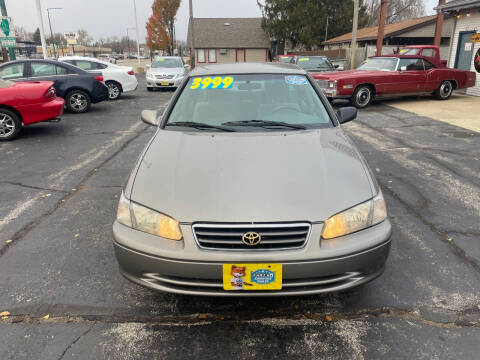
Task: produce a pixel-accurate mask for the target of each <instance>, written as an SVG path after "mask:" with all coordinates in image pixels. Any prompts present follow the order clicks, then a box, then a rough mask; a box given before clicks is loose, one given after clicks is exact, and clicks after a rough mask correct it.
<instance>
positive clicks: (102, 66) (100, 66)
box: [95, 63, 108, 70]
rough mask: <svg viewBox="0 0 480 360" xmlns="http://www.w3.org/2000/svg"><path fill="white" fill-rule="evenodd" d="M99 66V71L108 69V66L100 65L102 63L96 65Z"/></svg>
mask: <svg viewBox="0 0 480 360" xmlns="http://www.w3.org/2000/svg"><path fill="white" fill-rule="evenodd" d="M95 64H96V65H97V69H99V70H102V69H106V68H107V67H108V65H105V64H100V63H95Z"/></svg>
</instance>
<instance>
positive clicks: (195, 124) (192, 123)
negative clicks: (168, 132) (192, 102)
mask: <svg viewBox="0 0 480 360" xmlns="http://www.w3.org/2000/svg"><path fill="white" fill-rule="evenodd" d="M165 126H184V127H192V128H195V129H199V130H205V129H217V130H222V131H230V132H235V130H233V129H229V128H226V127H223V126H216V125H210V124H205V123H200V122H196V121H175V122H171V123H167V124H166V125H165Z"/></svg>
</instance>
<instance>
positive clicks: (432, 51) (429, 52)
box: [421, 49, 437, 58]
mask: <svg viewBox="0 0 480 360" xmlns="http://www.w3.org/2000/svg"><path fill="white" fill-rule="evenodd" d="M421 55H422V56H427V57H433V58H434V57H436V56H437V51H436V50H435V49H423V50H422V54H421Z"/></svg>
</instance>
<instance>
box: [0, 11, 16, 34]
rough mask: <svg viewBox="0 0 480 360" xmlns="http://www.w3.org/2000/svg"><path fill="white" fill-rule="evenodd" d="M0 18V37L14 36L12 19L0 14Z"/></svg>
mask: <svg viewBox="0 0 480 360" xmlns="http://www.w3.org/2000/svg"><path fill="white" fill-rule="evenodd" d="M0 19H1V20H0V38H14V37H15V29H14V27H13V24H12V19H11V18H9V17H8V16H2V17H1V18H0Z"/></svg>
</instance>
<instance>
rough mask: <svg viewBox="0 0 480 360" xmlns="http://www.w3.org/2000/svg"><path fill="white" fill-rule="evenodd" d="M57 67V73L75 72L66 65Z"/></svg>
mask: <svg viewBox="0 0 480 360" xmlns="http://www.w3.org/2000/svg"><path fill="white" fill-rule="evenodd" d="M55 69H56V71H57V75H67V74H74V72H73V71H72V70H70V69H68V68H66V67H63V66H60V65H55Z"/></svg>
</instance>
